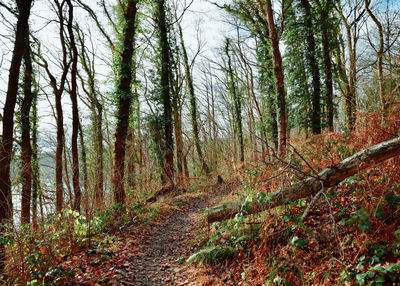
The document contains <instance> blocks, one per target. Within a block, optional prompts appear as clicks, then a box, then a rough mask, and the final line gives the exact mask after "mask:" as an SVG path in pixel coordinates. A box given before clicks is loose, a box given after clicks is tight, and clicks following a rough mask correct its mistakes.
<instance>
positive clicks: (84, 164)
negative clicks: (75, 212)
mask: <svg viewBox="0 0 400 286" xmlns="http://www.w3.org/2000/svg"><path fill="white" fill-rule="evenodd" d="M79 139H80V145H81V163H82V169H83V204H84V210H85V215H86V216H87V215H88V213H89V212H88V209H89V194H88V185H89V181H88V168H87V155H86V146H85V140H84V137H83V130H82V125H81V123H80V122H79ZM96 180H98V178H96Z"/></svg>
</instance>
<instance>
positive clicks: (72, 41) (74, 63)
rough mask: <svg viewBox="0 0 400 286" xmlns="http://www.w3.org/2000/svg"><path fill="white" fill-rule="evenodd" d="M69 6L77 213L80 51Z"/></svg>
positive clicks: (78, 202)
mask: <svg viewBox="0 0 400 286" xmlns="http://www.w3.org/2000/svg"><path fill="white" fill-rule="evenodd" d="M67 4H68V12H69V13H68V24H67V29H68V34H69V41H70V49H71V51H72V65H71V91H70V97H71V102H72V137H71V148H72V186H73V188H74V196H75V197H74V206H73V209H74V210H76V211H78V212H79V211H80V210H81V199H82V192H81V187H80V183H79V155H78V135H79V114H78V96H77V70H78V49H77V47H76V42H75V35H74V30H73V27H72V24H73V20H74V10H73V9H74V8H73V5H72V2H71V0H67Z"/></svg>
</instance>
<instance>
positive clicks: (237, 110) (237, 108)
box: [225, 39, 244, 162]
mask: <svg viewBox="0 0 400 286" xmlns="http://www.w3.org/2000/svg"><path fill="white" fill-rule="evenodd" d="M230 45H231V44H230V40H229V39H226V44H225V54H226V57H227V58H228V63H227V64H228V66H227V68H228V70H227V72H228V77H229V89H230V93H231V95H232V99H233V107H234V108H233V113H234V117H235V123H236V129H237V130H236V131H237V132H236V133H237V134H236V135H237V138H238V141H239V148H240V161H241V162H244V141H243V124H242V102H241V96H240V95H239V94H238V90H237V88H236V85H235V82H236V78H235V75H234V71H233V67H232V59H231V55H230V51H229V49H230ZM235 149H236V148H235Z"/></svg>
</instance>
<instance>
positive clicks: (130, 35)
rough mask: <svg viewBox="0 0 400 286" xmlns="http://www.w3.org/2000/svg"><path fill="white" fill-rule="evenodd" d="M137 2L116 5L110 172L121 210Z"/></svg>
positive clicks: (130, 102)
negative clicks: (117, 41)
mask: <svg viewBox="0 0 400 286" xmlns="http://www.w3.org/2000/svg"><path fill="white" fill-rule="evenodd" d="M138 2H139V1H138V0H125V1H120V2H119V7H118V9H119V11H120V15H121V26H122V32H121V35H122V36H121V37H122V39H121V42H120V50H119V51H118V53H119V54H118V57H117V61H116V63H115V64H116V65H117V69H116V70H117V72H118V73H117V74H116V90H115V97H116V99H117V115H116V117H117V129H116V132H115V147H114V160H115V163H114V172H113V191H114V203H115V204H119V205H121V207H122V206H123V204H125V197H126V194H125V189H124V175H125V151H126V150H125V149H126V137H127V134H128V127H129V114H130V110H131V104H132V98H133V92H132V82H133V67H134V66H135V65H134V53H135V46H134V43H135V33H136V20H137V12H138Z"/></svg>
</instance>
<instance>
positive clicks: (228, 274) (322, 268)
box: [189, 113, 400, 285]
mask: <svg viewBox="0 0 400 286" xmlns="http://www.w3.org/2000/svg"><path fill="white" fill-rule="evenodd" d="M358 118H359V119H358V122H357V126H356V129H355V131H353V132H347V133H343V134H342V133H328V134H325V135H320V136H315V137H312V138H310V139H309V140H308V141H307V143H306V144H304V139H296V138H292V145H293V146H295V148H296V149H295V150H293V149H292V152H291V153H290V155H289V156H288V157H287V158H285V159H284V160H283V161H280V160H272V161H267V160H266V162H264V163H263V164H258V165H253V166H252V165H248V166H247V167H246V168H245V169H243V170H242V172H241V174H240V178H241V180H242V186H241V187H240V188H238V189H237V190H236V191H235V193H234V195H233V196H232V195H231V196H229V197H226V198H225V200H224V201H233V200H239V199H244V202H245V203H244V204H243V205H242V212H243V213H242V214H239V215H237V216H236V217H235V218H234V219H232V220H229V221H225V222H222V223H221V222H220V223H215V224H213V225H212V226H211V230H210V231H209V232H207V233H208V235H207V237H204V235H203V236H199V240H198V246H199V247H202V248H201V249H200V251H198V252H197V253H195V254H193V255H192V256H191V259H189V261H190V262H202V263H206V264H208V266H207V267H206V268H204V272H205V274H206V275H214V273H219V274H218V275H219V276H220V277H224V278H223V279H224V281H230V283H233V284H239V283H241V284H243V285H330V284H335V285H344V284H346V285H355V284H357V285H398V284H400V169H399V168H398V166H399V164H400V159H399V158H393V159H391V160H388V161H386V162H383V163H380V164H378V165H376V166H374V167H373V168H370V169H368V170H365V171H362V172H359V173H358V174H356V175H354V176H352V177H349V178H347V179H346V180H344V181H343V182H342V183H341V184H339V185H338V186H336V187H334V188H331V189H325V190H324V191H323V192H322V193H321V195H320V196H319V198H318V199H317V200H316V202H315V203H314V205H312V206H311V208H310V210H309V212H308V214H307V216H306V217H305V218H304V219H303V218H302V215H303V213H304V212H305V210H306V208H307V207H308V205H309V203H310V201H311V199H312V198H305V199H301V200H299V201H297V202H287V205H285V206H281V207H278V208H275V209H273V210H270V211H266V212H264V213H260V214H256V215H251V216H245V212H246V204H247V203H249V202H252V201H254V200H258V201H259V202H260V203H265V202H267V201H268V199H269V196H268V194H269V193H270V192H272V191H274V190H277V189H279V188H282V187H285V186H289V185H290V184H292V183H293V182H296V181H298V180H301V179H303V178H305V177H306V176H308V175H313V174H314V173H315V172H319V171H321V170H323V169H325V168H327V167H330V166H333V165H335V164H337V163H338V162H340V161H341V160H343V159H345V158H347V157H349V156H351V155H353V154H354V153H356V152H358V151H360V150H362V149H365V148H367V147H369V146H372V145H374V144H377V143H379V142H382V141H385V140H389V139H391V138H393V137H396V136H398V135H399V133H400V118H399V115H397V114H388V115H387V117H386V119H385V121H384V122H383V121H382V118H381V116H380V115H379V114H378V113H376V114H371V113H369V114H367V113H365V114H359V116H358ZM299 154H300V155H301V156H300V155H299ZM288 164H290V165H291V167H290V168H289V167H287V165H288ZM255 226H257V227H255ZM203 231H204V232H205V231H208V230H206V229H204V230H203ZM243 235H247V238H249V239H246V240H242V241H240V242H237V241H236V239H237V238H238V237H240V236H243ZM223 249H229V250H230V252H229V254H230V255H226V256H223V255H221V256H219V255H217V250H218V251H222V250H223ZM221 259H224V260H225V261H224V263H217V262H221ZM238 273H240V275H238ZM221 279H222V278H221Z"/></svg>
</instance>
